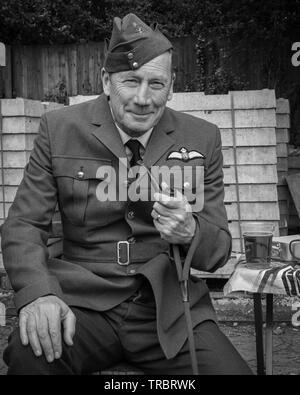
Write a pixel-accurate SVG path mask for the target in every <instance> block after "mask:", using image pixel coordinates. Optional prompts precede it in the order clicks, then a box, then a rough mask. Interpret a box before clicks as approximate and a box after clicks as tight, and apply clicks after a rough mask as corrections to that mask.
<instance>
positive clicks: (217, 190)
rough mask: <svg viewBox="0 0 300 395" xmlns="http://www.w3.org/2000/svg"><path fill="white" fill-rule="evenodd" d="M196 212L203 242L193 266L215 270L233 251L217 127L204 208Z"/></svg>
mask: <svg viewBox="0 0 300 395" xmlns="http://www.w3.org/2000/svg"><path fill="white" fill-rule="evenodd" d="M193 215H194V218H195V221H196V232H200V235H199V236H200V242H199V244H198V247H197V248H196V250H195V253H194V257H193V260H192V267H193V268H195V269H198V270H203V271H211V272H213V271H215V270H217V269H218V268H219V267H221V266H223V265H225V263H226V262H227V260H228V259H229V257H230V254H231V234H230V232H229V230H228V220H227V214H226V210H225V206H224V184H223V156H222V142H221V135H220V131H219V129H218V128H217V127H216V134H215V143H214V144H213V145H212V152H211V155H210V160H209V162H208V165H207V168H206V171H205V177H204V207H203V210H202V211H201V212H198V213H193Z"/></svg>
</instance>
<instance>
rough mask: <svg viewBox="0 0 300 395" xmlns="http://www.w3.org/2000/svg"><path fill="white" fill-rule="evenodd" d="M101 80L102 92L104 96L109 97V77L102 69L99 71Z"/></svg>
mask: <svg viewBox="0 0 300 395" xmlns="http://www.w3.org/2000/svg"><path fill="white" fill-rule="evenodd" d="M101 80H102V86H103V92H104V94H105V95H106V96H109V95H110V77H109V74H108V72H107V71H106V70H105V68H104V67H102V69H101Z"/></svg>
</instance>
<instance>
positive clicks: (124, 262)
mask: <svg viewBox="0 0 300 395" xmlns="http://www.w3.org/2000/svg"><path fill="white" fill-rule="evenodd" d="M129 244H130V243H129V242H128V241H127V240H121V241H118V243H117V262H118V264H119V265H121V266H127V265H129V263H130V258H129ZM123 245H124V247H123ZM124 250H125V252H126V258H125V259H124V260H122V251H124Z"/></svg>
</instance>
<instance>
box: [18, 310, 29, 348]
mask: <svg viewBox="0 0 300 395" xmlns="http://www.w3.org/2000/svg"><path fill="white" fill-rule="evenodd" d="M19 330H20V339H21V343H22V345H23V346H27V345H28V343H29V339H28V336H27V315H26V314H25V313H21V314H20V317H19Z"/></svg>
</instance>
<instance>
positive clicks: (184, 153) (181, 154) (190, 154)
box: [167, 147, 205, 162]
mask: <svg viewBox="0 0 300 395" xmlns="http://www.w3.org/2000/svg"><path fill="white" fill-rule="evenodd" d="M196 158H202V159H204V158H205V156H204V155H203V154H201V152H198V151H188V150H187V149H186V148H184V147H182V148H180V150H179V151H172V152H170V154H169V155H168V157H167V160H169V159H178V160H182V161H183V162H188V161H189V160H191V159H196Z"/></svg>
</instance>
